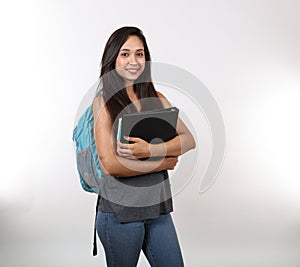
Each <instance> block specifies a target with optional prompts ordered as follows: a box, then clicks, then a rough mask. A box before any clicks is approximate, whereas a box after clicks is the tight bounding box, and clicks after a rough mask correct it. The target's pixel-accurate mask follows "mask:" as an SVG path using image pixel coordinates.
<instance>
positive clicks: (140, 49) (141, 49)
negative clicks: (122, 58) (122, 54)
mask: <svg viewBox="0 0 300 267" xmlns="http://www.w3.org/2000/svg"><path fill="white" fill-rule="evenodd" d="M120 51H130V49H128V48H123V49H121V50H120ZM136 51H144V49H143V48H139V49H137V50H136Z"/></svg>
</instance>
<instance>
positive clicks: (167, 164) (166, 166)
mask: <svg viewBox="0 0 300 267" xmlns="http://www.w3.org/2000/svg"><path fill="white" fill-rule="evenodd" d="M177 162H178V157H165V158H164V160H163V163H162V169H163V170H174V168H175V166H176V164H177Z"/></svg>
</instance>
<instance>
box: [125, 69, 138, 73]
mask: <svg viewBox="0 0 300 267" xmlns="http://www.w3.org/2000/svg"><path fill="white" fill-rule="evenodd" d="M127 71H129V72H130V73H137V71H138V70H133V69H132V70H130V69H128V70H127Z"/></svg>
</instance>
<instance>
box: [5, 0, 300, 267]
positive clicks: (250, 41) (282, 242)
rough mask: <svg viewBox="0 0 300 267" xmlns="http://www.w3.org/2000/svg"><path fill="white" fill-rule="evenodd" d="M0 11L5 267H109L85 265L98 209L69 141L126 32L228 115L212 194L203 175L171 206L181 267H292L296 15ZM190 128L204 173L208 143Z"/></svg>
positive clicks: (82, 5)
mask: <svg viewBox="0 0 300 267" xmlns="http://www.w3.org/2000/svg"><path fill="white" fill-rule="evenodd" d="M0 10H1V11H0V22H1V23H0V25H1V26H0V27H1V37H2V38H1V50H0V58H1V80H0V83H1V91H0V101H1V102H0V103H1V105H0V108H1V175H0V177H1V178H0V179H1V180H0V181H1V184H0V265H1V266H4V267H15V266H22V267H25V266H30V267H35V266H39V267H40V266H43V267H48V266H49V267H61V266H72V267H79V266H105V264H104V262H105V261H104V252H103V249H102V247H101V244H100V243H99V255H98V257H92V256H91V248H92V246H91V245H92V237H93V221H94V213H95V212H94V209H95V200H96V199H95V196H93V195H91V194H88V193H85V192H83V191H82V189H81V188H80V185H79V180H78V176H77V173H76V166H75V157H74V150H73V143H72V140H71V137H72V130H73V124H74V120H75V115H76V112H77V108H78V105H79V103H80V101H81V99H82V98H83V96H84V95H85V93H86V92H87V90H88V89H89V88H90V86H91V85H92V84H93V83H94V82H95V81H96V79H97V78H98V75H99V64H100V58H101V56H102V52H103V48H104V45H105V43H106V41H107V39H108V37H109V36H110V34H111V33H112V32H113V31H114V30H116V29H117V28H119V27H121V26H125V25H133V26H137V27H139V28H141V29H142V30H143V32H144V34H145V36H146V38H147V41H148V45H149V48H150V51H151V54H152V60H153V61H157V62H164V63H169V64H173V65H177V66H179V67H182V68H184V69H186V70H188V71H189V72H191V73H193V74H194V75H196V76H197V77H198V78H199V79H200V80H201V81H202V82H203V83H204V84H205V85H206V86H207V87H208V88H209V90H210V92H211V93H212V94H213V96H214V97H215V99H216V101H217V103H218V105H219V107H220V110H221V112H222V114H223V119H224V123H225V127H226V155H225V159H224V163H223V167H222V170H221V172H220V174H219V176H218V178H217V180H216V182H215V183H214V185H213V186H212V187H211V188H210V189H209V190H208V191H207V192H206V193H204V194H199V192H198V189H197V188H199V183H200V181H201V175H202V174H203V170H204V165H205V163H204V162H203V163H201V167H200V168H199V169H198V172H197V173H196V175H195V176H194V177H193V179H192V180H191V181H190V182H189V183H188V185H186V186H185V188H184V189H183V190H181V191H180V193H178V194H176V196H175V197H174V208H175V211H174V212H173V218H174V222H175V225H176V228H177V232H178V236H179V239H180V242H181V246H182V250H183V255H184V259H185V263H186V266H188V267H190V266H195V267H197V266H206V267H226V266H228V267H246V266H247V267H266V266H269V267H277V266H278V267H282V266H285V267H297V266H300V256H299V249H300V180H299V178H300V175H299V169H298V165H299V149H300V142H299V134H300V127H299V112H300V107H299V106H300V105H299V103H300V87H299V85H300V75H299V74H300V73H299V71H300V50H299V47H300V19H299V13H300V2H299V1H297V0H294V1H292V0H285V1H283V0H282V1H279V0H273V1H272V0H260V1H258V0H240V1H238V0H230V1H224V0H223V1H221V0H210V1H208V0H206V1H204V0H203V1H201V0H199V1H156V0H153V1H150V2H149V1H148V2H142V1H110V2H109V1H92V0H89V1H80V0H78V1H70V0H69V1H67V0H60V1H58V0H53V1H45V0H40V1H33V0H31V1H11V2H8V1H7V2H5V1H2V2H1V8H0ZM162 91H163V92H164V93H165V95H166V96H167V97H170V98H171V99H172V101H173V102H174V103H176V105H178V106H179V107H181V108H183V109H184V108H185V107H186V104H185V103H184V100H183V99H181V98H180V97H174V95H173V94H172V92H171V90H168V89H165V90H162ZM172 97H173V98H172ZM189 118H190V120H191V121H198V119H199V118H200V120H201V118H202V114H201V113H197V112H194V113H193V112H191V113H190V114H189ZM198 126H199V127H200V132H199V131H198V130H197V131H198V132H197V136H198V141H199V144H198V152H199V154H200V155H201V157H202V158H203V160H204V161H205V158H206V157H205V156H204V155H209V146H208V144H210V145H211V140H209V135H208V134H207V126H205V125H204V124H201V123H199V124H198ZM198 126H195V127H196V129H198V128H197V127H198ZM201 129H203V132H201ZM202 133H203V134H202ZM201 137H202V139H201ZM183 160H184V158H183ZM178 183H180V182H178ZM174 184H175V185H176V182H174ZM139 266H148V264H147V263H146V260H145V258H144V256H143V255H142V254H141V258H140V262H139Z"/></svg>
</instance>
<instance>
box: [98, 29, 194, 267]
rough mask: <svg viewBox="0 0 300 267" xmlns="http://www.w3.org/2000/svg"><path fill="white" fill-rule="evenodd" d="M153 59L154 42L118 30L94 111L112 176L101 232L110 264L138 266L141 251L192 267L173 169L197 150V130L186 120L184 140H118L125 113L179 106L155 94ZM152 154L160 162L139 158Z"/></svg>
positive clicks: (105, 185)
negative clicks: (177, 214)
mask: <svg viewBox="0 0 300 267" xmlns="http://www.w3.org/2000/svg"><path fill="white" fill-rule="evenodd" d="M150 61H151V58H150V52H149V49H148V46H147V43H146V39H145V37H144V35H143V33H142V31H141V30H140V29H138V28H136V27H123V28H120V29H118V30H116V31H115V32H114V33H113V34H112V35H111V37H110V38H109V40H108V42H107V44H106V46H105V49H104V53H103V57H102V61H101V74H100V79H101V82H102V88H101V91H99V92H98V94H97V97H96V98H95V101H94V105H93V112H94V118H95V124H94V133H95V134H94V135H95V143H96V147H97V152H98V156H99V161H100V165H101V169H102V171H103V173H104V175H103V176H102V180H101V182H100V183H101V184H100V192H101V196H100V197H99V198H98V208H97V221H96V226H97V232H98V235H99V237H100V240H101V242H102V245H103V247H104V250H105V254H106V261H107V265H108V266H122V267H134V266H136V264H137V262H138V259H139V254H140V251H141V250H143V252H144V254H145V256H146V258H147V259H148V261H149V263H150V264H151V266H172V267H182V266H183V265H184V264H183V258H182V254H181V249H180V245H179V242H178V238H177V234H176V230H175V227H174V224H173V221H172V217H171V214H170V213H171V212H172V211H173V202H172V195H171V188H170V182H169V175H168V170H173V169H174V168H175V166H176V164H177V161H178V156H180V155H182V154H183V153H185V152H187V151H189V150H191V149H193V148H194V147H195V141H194V138H193V136H192V134H191V132H190V131H189V129H188V128H187V127H186V126H185V124H184V123H183V122H182V120H181V119H180V118H179V119H178V122H177V128H176V132H177V136H176V137H174V138H173V139H171V140H169V141H167V142H165V143H162V144H155V145H154V144H153V145H152V144H150V143H147V142H146V141H145V140H142V139H140V138H134V136H133V138H131V139H130V141H131V142H132V144H131V145H130V146H126V145H124V144H122V143H120V142H118V143H117V142H116V136H117V126H118V123H116V122H117V121H118V119H119V117H120V116H122V114H124V113H132V112H138V111H146V110H154V109H162V108H168V107H170V106H171V104H170V102H169V101H168V100H167V99H166V98H165V96H164V95H162V94H161V93H159V92H157V91H156V90H155V88H154V85H153V83H152V78H151V68H150V64H149V62H150ZM149 155H151V156H153V155H155V156H158V157H159V160H147V161H142V160H139V158H145V156H149ZM164 156H165V157H164ZM132 192H133V193H132ZM149 201H150V202H149ZM149 203H151V204H149Z"/></svg>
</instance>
